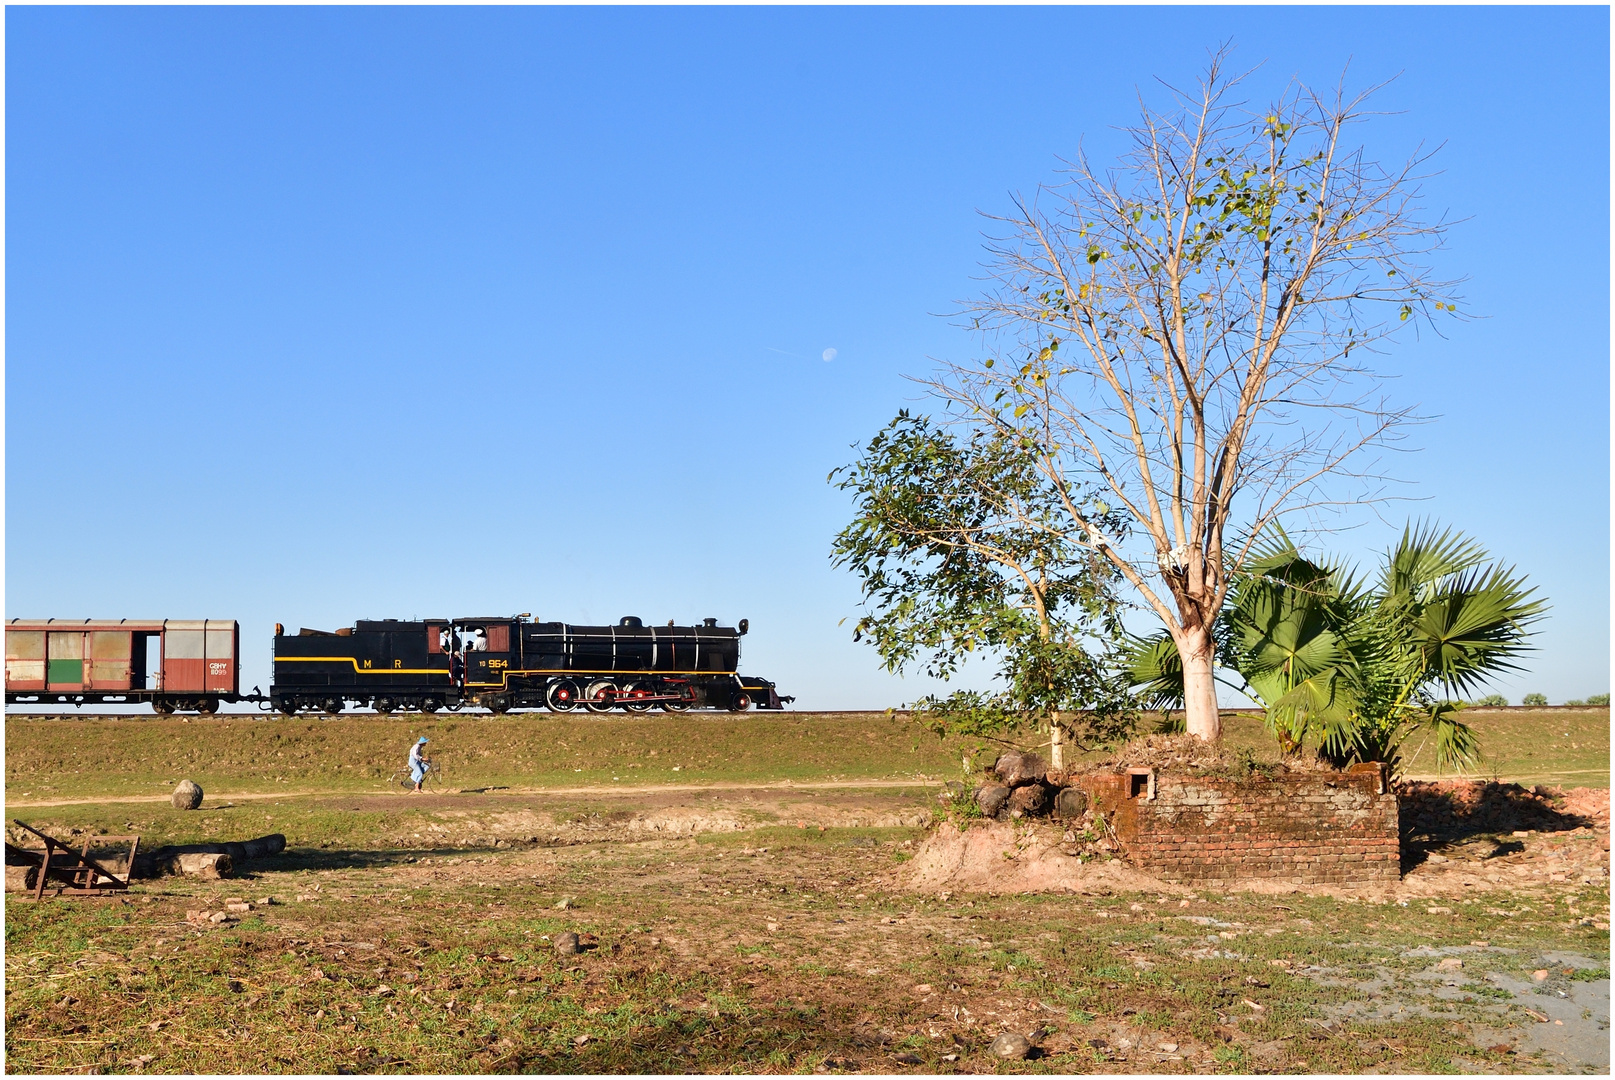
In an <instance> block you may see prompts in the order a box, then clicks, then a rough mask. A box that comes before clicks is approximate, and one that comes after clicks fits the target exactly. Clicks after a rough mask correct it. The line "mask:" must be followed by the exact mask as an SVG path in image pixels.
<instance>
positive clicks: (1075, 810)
mask: <svg viewBox="0 0 1615 1080" xmlns="http://www.w3.org/2000/svg"><path fill="white" fill-rule="evenodd" d="M1087 812H1088V793H1087V792H1086V791H1083V790H1082V789H1081V788H1074V787H1068V788H1061V789H1060V790H1059V791H1057V792H1055V794H1054V813H1055V816H1057V817H1062V818H1080V817H1081V816H1082V815H1083V814H1085V813H1087ZM1071 839H1072V840H1075V839H1076V837H1075V836H1072V837H1071ZM1067 842H1068V843H1069V842H1070V841H1067Z"/></svg>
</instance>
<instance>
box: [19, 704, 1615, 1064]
mask: <svg viewBox="0 0 1615 1080" xmlns="http://www.w3.org/2000/svg"><path fill="white" fill-rule="evenodd" d="M1587 715H1588V716H1589V717H1590V718H1592V719H1598V718H1600V717H1602V718H1605V720H1604V722H1607V712H1605V711H1603V710H1589V712H1588V714H1587ZM1511 716H1512V713H1511V712H1510V713H1504V714H1503V719H1505V720H1509V721H1510V722H1512V719H1511ZM1472 718H1473V719H1474V720H1475V721H1476V724H1477V727H1480V728H1481V730H1482V736H1483V740H1487V739H1492V740H1496V739H1498V738H1499V737H1500V736H1501V737H1502V739H1501V741H1493V742H1488V743H1486V744H1485V745H1487V746H1488V751H1489V752H1496V751H1495V747H1497V746H1503V747H1504V748H1505V749H1504V751H1502V754H1503V756H1504V757H1505V758H1506V757H1507V754H1508V753H1512V752H1513V751H1512V750H1508V749H1507V747H1509V746H1514V745H1517V746H1519V747H1521V748H1525V749H1534V748H1532V746H1531V741H1530V735H1531V730H1532V729H1531V728H1530V727H1529V725H1523V726H1520V727H1519V728H1518V729H1517V730H1514V729H1506V725H1503V726H1500V727H1496V728H1495V729H1494V728H1488V727H1485V726H1483V724H1485V723H1489V722H1490V721H1489V719H1488V714H1487V713H1485V712H1477V713H1475V714H1473V717H1472ZM1546 719H1550V720H1551V721H1552V722H1553V723H1555V724H1557V725H1559V726H1558V731H1560V732H1561V733H1563V732H1567V731H1576V732H1580V731H1582V730H1583V729H1582V728H1579V727H1578V728H1572V727H1570V726H1567V724H1568V721H1567V720H1566V713H1565V712H1564V711H1552V712H1550V713H1548V714H1546ZM1539 722H1540V721H1539ZM417 729H419V730H420V731H422V732H424V733H427V734H428V735H429V736H430V737H431V738H432V739H433V746H434V748H439V754H440V757H441V758H442V759H444V760H446V761H447V762H449V764H450V767H451V769H453V770H454V772H453V783H454V785H455V786H456V787H464V788H472V789H483V792H484V793H482V794H448V795H444V796H432V797H426V798H415V797H409V796H403V795H400V794H397V793H395V792H385V791H383V789H382V788H381V781H382V780H384V779H385V777H386V775H388V774H390V773H391V771H392V770H393V769H394V768H395V767H396V761H397V760H398V759H400V758H401V757H402V751H403V749H404V748H405V747H407V746H408V744H409V742H410V741H411V740H412V739H413V737H414V736H415V734H416V732H417ZM1510 731H1513V734H1510ZM1607 737H1608V736H1607V731H1605V732H1604V739H1605V745H1606V746H1607ZM1229 738H1230V741H1231V742H1233V743H1234V744H1235V745H1236V746H1238V745H1251V746H1253V747H1260V746H1262V745H1269V746H1270V744H1263V743H1262V742H1261V740H1262V739H1264V738H1265V735H1263V734H1262V733H1261V732H1260V729H1259V722H1256V721H1253V720H1240V721H1234V722H1232V723H1230V735H1229ZM1561 738H1565V736H1563V735H1561ZM1510 739H1512V740H1514V742H1510V741H1509V740H1510ZM1578 739H1579V736H1577V737H1576V738H1572V739H1571V742H1572V743H1573V744H1578V745H1579V743H1578ZM1538 743H1539V745H1540V748H1541V749H1542V751H1543V753H1546V752H1547V750H1548V749H1549V748H1551V747H1552V746H1553V745H1554V744H1553V743H1551V742H1546V743H1544V742H1541V740H1540V739H1539V740H1538ZM6 746H7V795H8V799H11V800H17V799H21V800H22V801H29V800H72V799H87V800H96V801H93V802H86V803H83V804H77V805H71V804H63V805H54V806H48V807H38V808H35V809H33V810H30V811H28V812H26V813H17V812H15V811H14V816H23V817H24V818H25V819H26V820H29V821H30V822H32V823H37V824H39V825H41V826H42V827H45V828H47V830H48V831H53V832H55V833H57V834H62V833H68V834H71V833H73V830H77V831H78V834H79V835H84V834H93V833H97V832H113V833H124V832H138V833H141V834H142V835H143V836H144V837H145V843H146V844H147V845H148V846H156V845H160V844H163V843H179V842H187V841H195V840H203V839H208V840H217V839H246V838H249V837H252V836H257V835H261V834H264V833H269V832H280V833H283V834H284V835H286V837H287V838H288V841H289V844H290V848H289V850H288V852H287V853H286V854H285V855H283V856H281V857H279V858H277V859H275V860H271V861H267V862H264V863H249V864H247V868H246V873H245V876H244V877H242V878H240V879H237V880H230V881H222V882H205V881H197V880H192V879H165V880H163V881H160V882H152V883H149V884H139V885H137V887H136V889H135V890H134V891H133V893H132V894H131V895H130V896H128V897H124V898H112V899H106V900H77V901H69V900H57V901H50V902H46V903H43V904H39V905H34V904H31V903H29V902H27V901H24V900H20V899H17V898H15V897H8V898H7V901H6V927H5V934H6V954H5V962H6V1034H5V1040H6V1042H5V1046H6V1055H7V1066H8V1068H9V1069H10V1070H11V1071H15V1072H63V1071H70V1070H75V1069H80V1070H82V1069H88V1068H92V1067H93V1068H96V1069H99V1070H101V1071H104V1072H112V1071H145V1072H207V1073H242V1072H250V1073H267V1072H288V1071H297V1072H311V1073H330V1072H336V1071H338V1070H349V1071H360V1070H363V1071H366V1072H416V1073H419V1072H517V1071H529V1072H597V1073H603V1072H655V1073H667V1072H705V1071H711V1072H720V1071H721V1072H731V1071H745V1072H802V1071H815V1070H825V1069H828V1070H830V1071H854V1070H857V1071H873V1072H888V1073H889V1072H901V1071H905V1070H907V1069H910V1068H913V1069H917V1070H919V1071H923V1072H985V1071H995V1070H996V1071H1017V1072H1147V1073H1177V1072H1256V1071H1290V1072H1308V1071H1312V1072H1363V1071H1369V1070H1374V1071H1395V1072H1452V1071H1460V1072H1474V1071H1488V1070H1495V1071H1540V1070H1542V1069H1544V1068H1550V1067H1556V1065H1557V1062H1556V1061H1549V1060H1548V1059H1545V1058H1539V1057H1536V1056H1533V1054H1532V1053H1531V1052H1529V1051H1528V1050H1527V1049H1526V1048H1525V1044H1523V1043H1521V1042H1519V1041H1518V1039H1517V1038H1516V1037H1515V1036H1506V1037H1502V1038H1500V1037H1499V1035H1498V1034H1497V1032H1498V1031H1499V1030H1503V1031H1508V1030H1514V1029H1515V1028H1517V1027H1518V1025H1519V1024H1521V1023H1529V1022H1530V1021H1525V1020H1523V1019H1522V1017H1524V1016H1525V1015H1526V1014H1525V1013H1523V1012H1522V1010H1523V1009H1525V1008H1534V1007H1535V1006H1536V1005H1541V1004H1542V1001H1544V1000H1546V999H1542V1000H1537V1001H1535V1003H1534V1004H1532V1003H1531V1001H1528V1000H1527V999H1523V998H1522V997H1521V996H1520V995H1522V994H1535V993H1542V992H1554V993H1558V992H1560V991H1562V992H1563V993H1565V994H1569V993H1572V992H1574V991H1576V989H1577V988H1578V987H1580V988H1581V989H1583V990H1585V989H1586V987H1585V983H1586V982H1587V981H1588V980H1600V979H1607V970H1608V968H1609V942H1608V933H1607V931H1606V930H1603V929H1600V928H1599V927H1598V926H1597V925H1596V923H1594V921H1593V920H1592V919H1590V918H1588V917H1587V916H1588V915H1589V914H1599V913H1603V912H1607V910H1608V902H1609V893H1608V888H1607V878H1602V879H1599V880H1598V881H1597V883H1596V884H1589V883H1586V882H1583V883H1581V884H1577V883H1576V882H1575V881H1566V882H1562V883H1559V884H1549V883H1548V882H1546V881H1532V882H1524V883H1522V884H1521V885H1519V886H1518V887H1510V888H1496V889H1487V890H1486V891H1485V892H1484V893H1483V894H1482V895H1478V896H1470V895H1469V894H1468V893H1467V892H1465V891H1464V890H1462V889H1460V890H1458V894H1459V895H1458V898H1457V899H1447V900H1440V901H1439V902H1432V901H1428V900H1415V901H1412V902H1411V903H1409V904H1408V905H1407V906H1402V905H1401V904H1399V903H1396V902H1390V903H1383V904H1380V903H1367V902H1353V901H1351V900H1348V899H1339V898H1331V897H1325V896H1301V895H1286V896H1282V897H1275V896H1253V895H1247V894H1229V895H1222V894H1210V893H1201V894H1199V895H1197V896H1196V897H1195V898H1194V899H1192V900H1189V901H1179V900H1178V899H1177V898H1175V897H1174V898H1171V899H1168V898H1166V897H1162V896H1154V895H1149V894H1140V895H1126V896H1112V895H1096V896H1024V897H1000V898H992V897H985V896H977V897H963V896H958V897H948V898H938V897H934V896H931V897H923V896H915V895H912V894H906V893H904V892H902V891H901V890H900V889H898V887H897V886H896V884H895V880H894V877H893V875H894V873H895V872H896V870H897V869H898V868H899V866H900V864H901V863H902V862H903V861H904V860H905V859H906V858H908V857H909V856H910V855H911V853H912V852H913V850H914V849H915V847H917V845H918V844H919V842H920V838H921V836H922V833H921V830H920V829H919V828H918V827H916V826H915V825H914V824H912V822H914V821H917V820H919V818H920V817H921V816H922V815H923V812H924V811H925V810H926V809H927V808H928V807H930V806H931V805H932V803H931V801H930V800H931V799H932V798H933V796H934V791H931V790H926V789H923V788H917V787H911V788H901V787H896V786H887V787H882V786H881V783H882V782H883V781H897V780H907V779H911V778H914V777H916V776H921V775H928V776H935V777H938V778H945V777H952V776H957V775H958V773H957V770H958V768H959V758H960V756H961V755H962V754H963V753H965V752H967V751H968V750H969V749H971V748H970V747H966V746H963V745H962V744H955V743H939V742H938V741H937V740H936V739H935V738H934V737H932V736H924V735H917V734H915V733H914V732H913V730H912V729H911V728H910V727H909V726H908V725H907V724H906V723H905V722H904V721H903V720H901V719H898V718H889V717H884V716H873V717H871V716H857V717H833V716H832V717H813V716H806V715H795V714H792V715H787V716H785V717H775V716H768V717H764V716H748V717H739V718H735V717H728V716H724V717H699V718H697V717H685V718H667V717H655V718H651V719H640V718H621V719H618V718H612V719H607V720H599V719H594V718H583V717H566V718H553V717H544V716H534V717H527V716H524V717H506V718H491V717H484V718H473V717H464V716H461V717H439V718H436V719H433V720H432V721H430V722H429V724H428V725H422V724H420V723H417V722H416V721H414V720H403V719H385V720H384V719H380V718H371V717H363V716H349V717H344V718H342V719H339V720H333V721H310V720H306V719H302V720H295V721H286V720H278V719H277V720H258V719H248V718H228V719H216V720H200V719H192V720H190V721H189V722H188V723H187V722H185V721H183V720H179V719H166V720H158V719H151V720H140V719H117V720H107V719H99V720H89V719H86V720H67V721H58V720H31V719H20V718H19V719H13V720H10V721H8V723H7V730H6ZM1571 752H1572V753H1579V752H1580V751H1579V750H1572V751H1571ZM1542 760H1544V761H1547V760H1549V759H1547V758H1543V759H1542ZM1573 760H1574V759H1572V758H1568V757H1561V758H1554V759H1552V761H1553V762H1558V763H1559V764H1560V765H1562V764H1564V763H1565V762H1572V761H1573ZM635 764H637V765H638V766H639V768H635V769H632V770H631V771H630V769H629V768H628V767H629V766H630V765H635ZM674 765H679V766H680V769H679V771H678V772H676V773H675V772H673V766H674ZM1555 767H1558V765H1555ZM576 770H582V771H581V772H580V771H576ZM186 775H189V776H191V777H192V778H194V779H197V780H198V781H199V782H201V783H202V784H203V786H204V787H206V788H207V789H208V790H209V791H210V793H211V794H210V797H209V801H208V804H206V805H205V807H204V809H203V810H201V811H197V812H192V813H184V812H180V811H174V810H171V809H169V808H168V807H167V806H166V804H164V803H161V802H133V801H121V802H120V801H118V800H119V799H125V800H127V799H128V798H130V797H131V796H138V795H150V794H166V792H167V791H168V790H170V789H171V788H172V786H173V784H174V783H175V782H177V780H178V779H179V778H180V777H182V776H186ZM614 777H617V778H621V779H620V780H618V779H613V778H614ZM834 778H841V779H844V780H848V781H858V782H862V783H864V784H866V785H868V786H867V787H865V788H862V789H859V790H856V791H851V792H848V791H843V792H831V791H807V790H801V791H790V792H782V791H781V790H778V789H775V790H772V791H768V792H763V791H746V790H733V791H731V790H719V789H715V788H708V789H703V790H688V789H686V790H676V789H675V788H674V787H673V786H672V785H699V784H702V783H708V784H721V783H736V784H740V783H757V782H762V781H775V780H795V781H819V780H829V779H834ZM1504 778H1505V779H1509V778H1511V777H1509V776H1507V775H1506V774H1505V776H1504ZM1524 779H1530V777H1524ZM614 784H621V785H622V786H623V788H625V789H626V788H636V789H638V790H637V791H636V792H635V793H633V794H630V793H628V792H627V791H624V792H623V793H621V794H617V793H614V792H612V791H611V790H610V789H611V786H612V785H614ZM546 788H547V789H548V793H545V792H544V791H543V789H546ZM585 788H586V789H588V790H582V789H585ZM574 789H576V790H574ZM298 791H321V792H331V793H332V794H322V795H298V794H296V792H298ZM657 792H661V794H658V793H657ZM24 793H27V794H26V795H25V794H24ZM227 793H241V794H246V793H260V794H269V795H271V796H273V797H269V798H261V799H253V800H237V801H234V802H233V803H229V804H227V805H225V804H221V803H228V800H227V799H224V798H221V796H223V795H225V794H227ZM656 814H660V815H662V817H661V818H659V819H658V820H659V821H664V822H666V823H673V824H676V823H677V822H679V821H686V823H687V822H688V820H691V815H696V816H700V817H701V819H702V822H704V823H703V824H700V825H699V828H698V829H697V831H699V832H700V835H697V836H690V835H686V834H679V833H677V832H661V833H658V832H655V831H647V830H646V828H645V819H646V817H647V815H650V816H653V817H654V816H655V815H656ZM680 815H683V816H682V817H681V816H680ZM653 824H654V823H653ZM669 827H671V825H670V826H669ZM636 830H637V831H636ZM1577 842H1578V843H1586V842H1590V841H1589V840H1585V839H1584V840H1578V841H1577ZM1531 843H1536V841H1534V840H1533V841H1531ZM1543 843H1548V841H1543ZM1522 846H1523V845H1522ZM1508 857H1509V858H1512V857H1513V856H1512V855H1510V856H1508ZM1503 858H1504V856H1501V855H1500V856H1499V859H1500V860H1501V859H1503ZM1483 869H1484V868H1483ZM1480 872H1481V871H1477V873H1480ZM230 898H242V899H245V900H248V901H252V902H254V903H257V902H258V901H262V900H267V899H269V898H274V899H275V900H276V901H278V902H277V903H273V904H262V905H259V906H258V907H256V909H255V910H252V911H250V912H247V913H245V914H244V915H242V916H241V917H240V920H239V921H237V922H233V923H229V922H227V923H224V924H213V923H211V922H198V921H196V920H195V919H188V918H187V912H220V911H222V909H223V907H222V906H223V903H224V901H226V900H227V899H230ZM562 900H565V901H567V904H568V906H567V907H566V908H564V909H563V908H559V907H557V904H558V902H560V901H562ZM1605 925H1607V924H1605ZM562 931H573V932H577V933H580V934H584V935H593V937H592V938H587V937H586V940H589V941H590V943H591V946H592V947H591V948H589V949H588V951H586V952H585V953H584V954H583V955H581V956H570V957H562V956H558V955H557V954H556V953H555V952H554V950H553V948H552V944H551V940H552V939H553V938H554V937H555V936H556V935H558V934H559V933H561V932H562ZM1477 942H1483V943H1484V944H1476V943H1477ZM1451 956H1461V958H1462V960H1463V967H1462V968H1461V970H1458V971H1452V970H1449V969H1438V968H1437V966H1436V965H1437V963H1438V959H1437V958H1438V957H1451ZM1548 956H1553V957H1556V958H1563V957H1568V956H1578V957H1585V958H1587V961H1586V962H1585V963H1580V962H1574V963H1573V962H1571V961H1569V960H1562V959H1555V960H1553V961H1552V963H1551V964H1550V963H1549V962H1548V961H1547V960H1545V959H1544V958H1545V957H1548ZM1542 967H1551V968H1552V970H1553V974H1552V976H1551V977H1550V979H1549V980H1548V981H1547V982H1545V983H1542V984H1541V989H1532V988H1527V989H1524V990H1521V989H1518V988H1517V987H1518V986H1519V985H1520V980H1522V979H1523V980H1526V981H1527V982H1529V981H1530V980H1531V974H1530V973H1531V972H1532V970H1533V969H1535V968H1542ZM1505 979H1512V980H1514V981H1513V982H1510V983H1508V986H1509V987H1516V989H1512V990H1511V989H1508V988H1506V987H1505V986H1504V985H1503V980H1505ZM1533 985H1534V984H1533ZM1550 988H1551V991H1550ZM1555 1000H1557V999H1555ZM1549 1026H1550V1025H1543V1030H1546V1029H1547V1028H1548V1027H1549ZM1006 1029H1013V1030H1019V1031H1022V1032H1032V1031H1036V1032H1040V1033H1041V1034H1040V1041H1041V1047H1040V1051H1039V1056H1037V1057H1035V1058H1033V1059H1031V1060H1028V1061H1025V1062H1017V1063H1005V1062H1001V1061H998V1060H996V1059H994V1058H992V1057H990V1056H989V1055H988V1054H987V1051H986V1047H987V1045H988V1043H989V1042H990V1041H991V1039H992V1037H993V1036H994V1035H996V1034H998V1033H999V1032H1000V1031H1003V1030H1006ZM1485 1032H1491V1034H1489V1035H1485V1036H1484V1037H1483V1033H1485ZM1169 1045H1170V1046H1174V1047H1175V1049H1174V1050H1171V1051H1168V1050H1165V1049H1163V1047H1164V1046H1169ZM897 1054H913V1055H915V1056H918V1057H919V1058H920V1061H921V1064H920V1065H918V1066H910V1065H905V1064H904V1063H903V1062H901V1061H899V1060H898V1059H897V1057H896V1056H895V1055H897ZM827 1063H828V1064H827Z"/></svg>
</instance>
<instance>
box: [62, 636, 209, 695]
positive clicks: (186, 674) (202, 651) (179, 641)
mask: <svg viewBox="0 0 1615 1080" xmlns="http://www.w3.org/2000/svg"><path fill="white" fill-rule="evenodd" d="M206 631H207V623H206V622H205V621H203V620H202V619H169V620H168V621H167V622H165V623H163V689H164V690H165V691H167V692H169V693H175V694H183V693H191V694H199V693H201V692H202V690H203V689H204V685H203V684H204V682H205V681H206V665H207V640H206V637H207V635H206ZM51 636H52V637H55V635H54V634H52V635H51Z"/></svg>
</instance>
